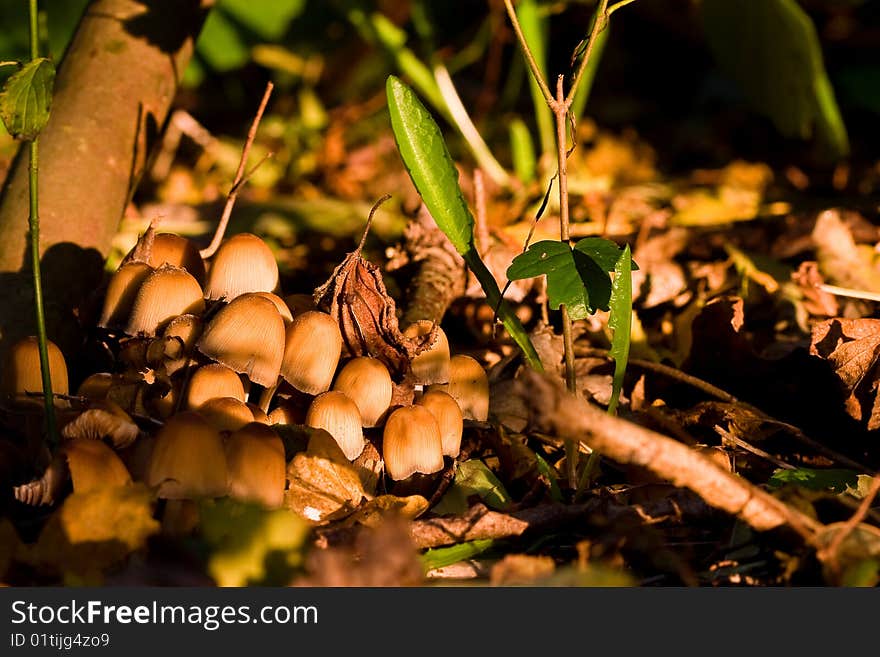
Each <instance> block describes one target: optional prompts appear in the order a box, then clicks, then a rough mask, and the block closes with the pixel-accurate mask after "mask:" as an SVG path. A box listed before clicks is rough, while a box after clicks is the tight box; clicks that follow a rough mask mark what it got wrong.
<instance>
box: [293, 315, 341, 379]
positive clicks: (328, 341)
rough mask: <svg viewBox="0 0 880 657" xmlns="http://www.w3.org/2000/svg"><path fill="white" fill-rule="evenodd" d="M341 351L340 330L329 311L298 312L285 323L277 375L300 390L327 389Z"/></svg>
mask: <svg viewBox="0 0 880 657" xmlns="http://www.w3.org/2000/svg"><path fill="white" fill-rule="evenodd" d="M341 355H342V333H341V332H340V331H339V325H338V324H337V323H336V320H334V319H333V318H332V317H330V315H328V314H327V313H322V312H319V311H317V310H310V311H306V312H304V313H301V314H299V315H297V316H295V317H294V318H293V321H292V322H291V323H290V325H289V326H288V327H287V331H286V342H285V347H284V358H283V360H282V363H281V376H282V377H283V378H284V380H285V381H287V382H288V383H289V384H290V385H292V386H293V387H294V388H296V389H297V390H299V391H300V392H305V393H307V394H310V395H317V394H318V393H321V392H325V391H327V390H329V389H330V385H331V384H332V383H333V375H334V374H335V372H336V366H337V365H338V364H339V357H340V356H341Z"/></svg>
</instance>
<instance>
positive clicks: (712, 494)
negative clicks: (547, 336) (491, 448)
mask: <svg viewBox="0 0 880 657" xmlns="http://www.w3.org/2000/svg"><path fill="white" fill-rule="evenodd" d="M514 394H515V395H516V396H517V398H518V399H520V401H521V402H522V404H523V406H524V407H525V408H527V409H529V412H530V414H531V421H532V423H533V425H534V426H535V427H536V428H539V429H541V430H544V431H548V432H553V433H556V434H557V435H566V436H570V437H572V438H575V439H577V440H580V441H581V442H584V443H586V444H588V445H589V446H590V447H591V448H592V449H595V450H597V451H599V452H601V453H602V454H603V455H604V456H606V457H608V458H610V459H612V460H614V461H617V462H618V463H624V464H631V465H637V466H641V467H643V468H645V469H647V470H649V471H651V472H653V473H654V474H655V475H657V476H659V477H662V478H663V479H666V480H668V481H669V482H670V483H672V484H674V485H676V486H681V487H685V488H689V489H690V490H692V491H694V492H695V493H697V494H698V495H700V497H702V498H703V499H704V500H705V501H706V502H707V503H708V504H710V505H711V506H713V507H716V508H718V509H721V510H723V511H726V512H728V513H731V514H733V515H736V516H737V517H738V518H740V519H741V520H743V521H744V522H746V523H748V524H749V525H750V526H752V527H753V528H754V529H756V530H759V531H767V530H771V529H776V528H780V527H783V526H788V527H790V528H792V529H793V530H794V531H796V532H797V533H798V534H799V535H801V536H802V537H803V538H804V539H805V540H807V541H812V539H813V538H814V536H815V535H816V534H817V533H818V532H819V531H820V530H821V529H822V525H821V523H819V522H817V521H816V520H814V519H812V518H810V517H808V516H806V515H804V514H803V513H801V512H800V511H798V510H796V509H794V508H792V507H790V506H788V505H787V504H785V503H784V502H782V501H780V500H778V499H776V498H774V497H773V496H771V495H769V494H767V493H765V492H764V491H762V490H761V489H759V488H757V487H756V486H754V485H752V484H751V483H749V482H748V481H746V480H745V479H742V478H740V477H738V476H736V475H733V474H731V473H729V472H725V471H724V470H722V469H721V468H720V467H719V466H718V465H716V464H715V463H713V462H712V461H710V460H709V459H708V458H706V457H705V456H703V455H701V454H699V453H698V452H695V451H694V450H692V449H689V448H688V447H687V446H685V445H682V444H681V443H679V442H678V441H676V440H673V439H672V438H667V437H666V436H664V435H662V434H659V433H656V432H654V431H651V430H650V429H646V428H644V427H641V426H639V425H636V424H633V423H631V422H627V421H626V420H622V419H620V418H618V417H612V416H609V415H607V414H605V413H603V412H602V411H601V410H599V409H598V408H595V407H594V406H591V405H590V404H589V403H587V402H586V401H585V400H583V399H580V398H578V397H575V396H574V395H571V394H569V393H567V392H565V390H564V389H563V388H562V386H561V384H560V382H558V381H557V380H555V378H552V377H548V376H546V375H540V374H537V373H535V372H531V371H525V370H523V372H522V373H521V374H520V378H519V380H518V382H517V386H515V387H514Z"/></svg>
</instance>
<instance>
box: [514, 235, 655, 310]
mask: <svg viewBox="0 0 880 657" xmlns="http://www.w3.org/2000/svg"><path fill="white" fill-rule="evenodd" d="M620 254H621V251H620V249H619V248H618V246H617V245H616V244H615V243H614V242H611V241H610V240H605V239H601V238H597V237H587V238H584V239H582V240H580V241H579V242H578V243H577V244H575V246H574V248H573V249H572V248H571V247H570V246H568V245H567V244H564V243H563V242H556V241H552V240H544V241H541V242H537V243H535V244H533V245H532V246H530V247H529V249H528V251H526V252H525V253H521V254H520V255H518V256H516V258H514V259H513V263H512V264H511V265H510V267H509V268H508V269H507V277H508V278H509V279H510V280H520V279H523V278H533V277H535V276H542V275H546V276H547V296H548V300H549V302H550V307H551V308H553V309H554V310H555V309H557V308H559V306H560V305H561V304H565V306H566V308H567V309H568V314H569V316H570V317H571V318H572V319H584V318H585V317H587V316H588V315H591V314H593V313H594V312H596V311H597V310H608V309H609V302H610V300H611V279H610V277H609V276H608V272H610V271H614V270H615V266H616V264H617V261H618V260H619V259H620ZM632 266H633V267H634V268H635V269H638V266H637V265H635V263H632Z"/></svg>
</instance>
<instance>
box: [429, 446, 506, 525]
mask: <svg viewBox="0 0 880 657" xmlns="http://www.w3.org/2000/svg"><path fill="white" fill-rule="evenodd" d="M473 495H476V496H478V497H479V498H480V499H481V500H483V502H485V503H486V506H488V507H490V508H493V509H498V510H502V509H505V508H506V507H507V506H509V505H510V503H511V498H510V494H509V493H508V492H507V490H506V489H505V488H504V484H502V483H501V481H499V479H498V477H496V476H495V474H494V473H493V472H492V471H491V470H490V469H489V468H488V467H486V464H485V463H483V462H482V461H480V460H479V459H470V460H468V461H464V462H463V463H456V465H455V479H454V480H453V482H452V486H450V487H449V490H448V491H446V494H445V495H444V496H443V497H442V498H441V499H440V501H439V502H438V503H437V504H436V505H435V506H434V508H433V511H434V513H436V514H438V515H447V514H453V515H456V514H462V513H464V512H465V511H467V508H468V504H467V500H468V498H469V497H471V496H473Z"/></svg>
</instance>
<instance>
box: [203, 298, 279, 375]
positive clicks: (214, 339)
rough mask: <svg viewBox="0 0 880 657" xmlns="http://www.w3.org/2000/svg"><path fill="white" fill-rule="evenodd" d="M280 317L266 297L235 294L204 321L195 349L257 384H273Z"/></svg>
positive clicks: (277, 363) (277, 369)
mask: <svg viewBox="0 0 880 657" xmlns="http://www.w3.org/2000/svg"><path fill="white" fill-rule="evenodd" d="M284 344H285V332H284V320H283V319H282V318H281V315H280V314H279V313H278V310H277V309H276V308H275V305H274V304H273V303H272V302H271V301H269V300H268V299H264V298H263V297H260V296H258V295H256V294H242V295H240V296H237V297H236V298H235V299H233V300H232V302H230V303H229V305H227V306H225V307H224V308H223V309H221V310H220V312H218V313H217V314H216V315H215V316H214V318H213V319H212V320H211V321H210V322H208V325H207V326H206V327H205V332H204V333H203V334H202V337H201V339H200V340H199V341H198V343H197V345H196V346H197V348H198V350H199V351H201V352H202V353H203V354H205V355H206V356H207V357H208V358H211V359H213V360H216V361H217V362H219V363H222V364H224V365H226V366H227V367H230V368H232V369H233V370H235V371H236V372H240V373H242V374H245V375H247V377H248V378H249V379H250V380H251V381H253V382H254V383H257V384H259V385H261V386H265V387H269V386H274V385H275V384H276V383H277V382H278V376H279V374H280V372H281V360H282V357H283V355H284Z"/></svg>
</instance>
